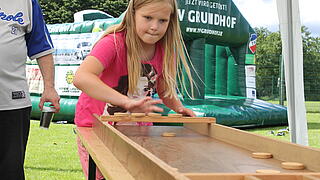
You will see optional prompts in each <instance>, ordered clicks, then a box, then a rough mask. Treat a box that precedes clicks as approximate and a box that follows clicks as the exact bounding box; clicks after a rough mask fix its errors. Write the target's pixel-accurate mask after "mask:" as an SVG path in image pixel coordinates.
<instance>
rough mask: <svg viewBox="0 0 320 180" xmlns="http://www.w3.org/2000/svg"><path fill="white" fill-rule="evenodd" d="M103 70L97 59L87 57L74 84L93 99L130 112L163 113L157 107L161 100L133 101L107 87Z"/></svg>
mask: <svg viewBox="0 0 320 180" xmlns="http://www.w3.org/2000/svg"><path fill="white" fill-rule="evenodd" d="M103 70H104V67H103V65H102V64H101V62H100V61H99V60H98V59H97V58H95V57H94V56H87V57H86V58H85V60H84V61H83V62H82V63H81V65H80V67H79V68H78V70H77V72H76V74H75V77H74V81H73V84H74V85H75V86H76V87H77V88H78V89H80V90H81V91H83V92H84V93H86V94H87V95H89V96H90V97H92V98H95V99H97V100H100V101H104V102H108V103H111V104H113V105H116V106H120V107H122V108H124V109H126V110H128V111H130V112H145V113H148V112H152V111H156V112H162V111H163V109H162V108H159V107H157V106H155V104H159V103H162V101H161V100H153V99H152V98H150V97H146V98H143V99H140V100H133V99H130V98H128V97H127V96H125V95H123V94H121V93H119V92H117V91H116V90H114V89H112V88H111V87H110V86H108V85H106V84H105V83H104V82H102V81H101V80H100V78H99V75H100V74H101V73H102V71H103Z"/></svg>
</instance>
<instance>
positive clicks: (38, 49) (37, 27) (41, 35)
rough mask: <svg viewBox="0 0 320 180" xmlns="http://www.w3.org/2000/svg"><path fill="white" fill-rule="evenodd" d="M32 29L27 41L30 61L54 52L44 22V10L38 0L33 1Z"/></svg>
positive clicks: (28, 33) (26, 37) (27, 35)
mask: <svg viewBox="0 0 320 180" xmlns="http://www.w3.org/2000/svg"><path fill="white" fill-rule="evenodd" d="M31 24H32V28H31V31H30V32H27V34H26V36H25V39H26V44H27V49H28V56H29V57H30V59H35V58H39V57H42V56H45V55H48V54H51V53H53V52H54V49H53V44H52V40H51V38H50V34H49V31H48V29H47V26H46V24H45V22H44V18H43V15H42V10H41V8H40V6H39V4H38V2H37V0H32V17H31Z"/></svg>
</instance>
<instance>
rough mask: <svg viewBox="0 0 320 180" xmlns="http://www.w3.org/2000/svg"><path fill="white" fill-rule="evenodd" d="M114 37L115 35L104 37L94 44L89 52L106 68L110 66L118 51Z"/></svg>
mask: <svg viewBox="0 0 320 180" xmlns="http://www.w3.org/2000/svg"><path fill="white" fill-rule="evenodd" d="M114 39H115V38H114V36H113V35H107V36H105V37H103V38H102V39H100V40H99V41H98V42H97V43H96V44H95V45H94V47H93V49H92V50H91V52H90V54H89V56H94V57H95V58H97V59H98V60H99V61H100V62H101V63H102V65H103V66H104V68H108V67H110V66H111V64H112V62H114V60H115V58H116V55H117V52H116V48H115V41H114Z"/></svg>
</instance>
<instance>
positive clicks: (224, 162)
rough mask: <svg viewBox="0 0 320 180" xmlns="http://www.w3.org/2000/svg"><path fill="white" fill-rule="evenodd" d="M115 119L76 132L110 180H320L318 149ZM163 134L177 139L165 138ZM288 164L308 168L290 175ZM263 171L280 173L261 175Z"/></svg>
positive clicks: (218, 128) (213, 127)
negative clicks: (113, 123)
mask: <svg viewBox="0 0 320 180" xmlns="http://www.w3.org/2000/svg"><path fill="white" fill-rule="evenodd" d="M112 118H114V117H109V119H108V118H101V117H100V118H98V119H97V120H96V121H95V122H94V126H93V128H81V127H80V128H77V132H78V135H79V137H80V139H81V141H82V143H83V144H84V145H85V147H86V148H87V150H88V152H89V154H90V156H91V157H92V159H93V161H94V162H95V164H96V165H97V166H98V167H99V169H100V170H101V172H102V174H103V175H104V176H105V177H106V178H108V179H116V180H117V179H119V180H130V179H132V180H133V179H140V180H148V179H150V180H173V179H176V180H209V179H210V180H291V179H292V180H320V150H319V149H316V148H310V147H305V146H300V145H296V144H292V143H289V142H284V141H278V140H274V139H271V138H267V137H263V136H259V135H255V134H252V133H248V132H245V131H242V130H238V129H234V128H230V127H226V126H223V125H218V124H215V123H212V119H211V121H210V122H211V123H205V122H201V123H190V122H189V123H186V124H184V126H142V127H138V126H111V125H109V124H108V123H107V121H106V120H111V119H112ZM117 118H118V117H117ZM143 118H145V119H146V121H149V120H147V119H148V117H143ZM164 118H165V117H164ZM149 119H150V118H149ZM195 119H196V118H193V120H195ZM203 119H205V118H199V120H203ZM208 119H209V118H208ZM181 120H182V119H179V122H181ZM185 120H186V119H185ZM172 121H177V120H174V119H173V120H172ZM182 121H184V120H182ZM163 132H173V133H175V134H176V136H175V137H162V136H161V134H162V133H163ZM252 152H269V153H272V155H273V158H271V159H256V158H252V157H251V153H252ZM283 161H293V162H300V163H303V164H304V165H305V167H306V168H305V169H304V170H286V169H283V168H281V165H280V164H281V162H283ZM258 169H272V170H277V171H280V173H277V174H271V173H256V170H258Z"/></svg>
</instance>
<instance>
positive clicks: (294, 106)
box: [277, 0, 308, 145]
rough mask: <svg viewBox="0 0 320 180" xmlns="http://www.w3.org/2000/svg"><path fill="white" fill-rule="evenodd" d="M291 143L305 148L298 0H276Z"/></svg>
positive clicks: (306, 136) (304, 114)
mask: <svg viewBox="0 0 320 180" xmlns="http://www.w3.org/2000/svg"><path fill="white" fill-rule="evenodd" d="M277 9H278V17H279V23H280V33H281V39H282V54H283V57H284V67H285V80H286V92H287V102H288V105H287V106H288V121H289V129H290V135H291V142H293V143H297V144H301V145H308V129H307V121H306V108H305V103H304V83H303V51H302V37H301V22H300V13H299V0H277Z"/></svg>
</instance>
